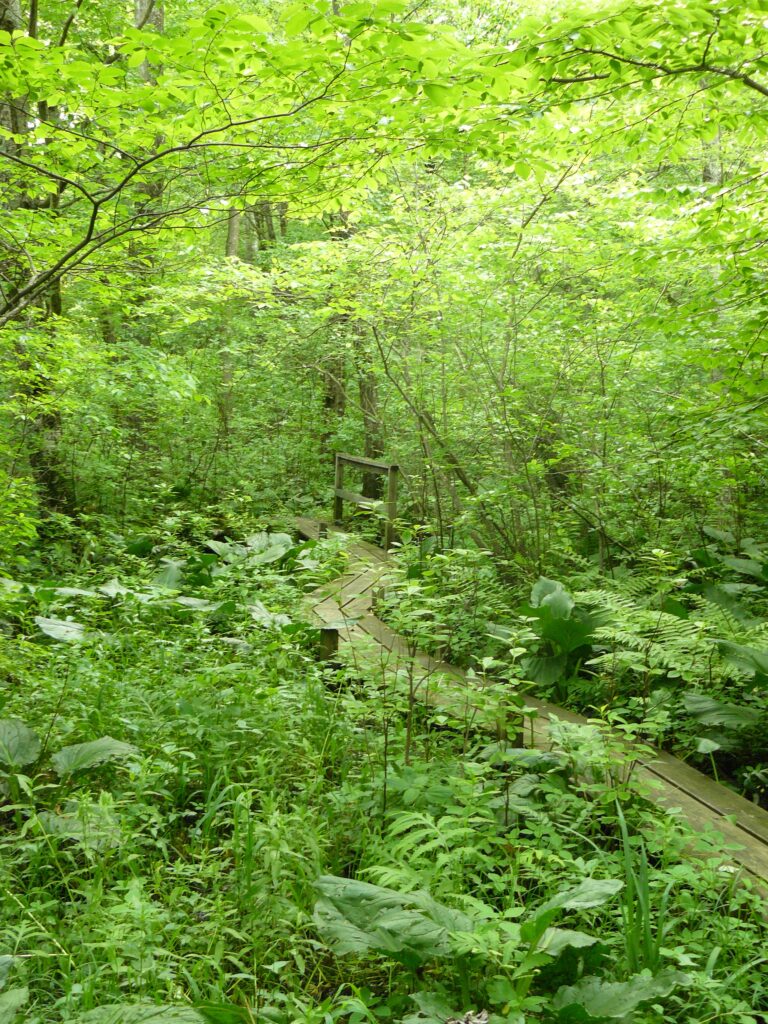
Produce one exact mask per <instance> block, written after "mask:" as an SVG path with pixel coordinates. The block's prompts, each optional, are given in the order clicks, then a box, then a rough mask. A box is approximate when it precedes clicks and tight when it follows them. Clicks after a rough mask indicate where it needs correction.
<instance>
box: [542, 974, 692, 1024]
mask: <svg viewBox="0 0 768 1024" xmlns="http://www.w3.org/2000/svg"><path fill="white" fill-rule="evenodd" d="M689 982H690V979H689V977H688V975H687V974H683V973H681V972H680V971H675V970H666V971H662V972H661V973H660V974H657V975H656V976H655V977H654V976H653V975H652V974H651V973H650V972H643V973H642V974H637V975H635V977H634V978H630V980H629V981H618V982H608V981H603V980H602V978H583V979H582V980H581V981H580V982H579V983H578V984H576V985H571V986H568V987H565V988H561V989H559V991H558V992H557V993H556V995H555V998H554V999H553V1000H552V1009H553V1010H556V1011H558V1020H560V1021H563V1022H569V1024H570V1022H573V1024H581V1022H589V1021H593V1020H627V1019H628V1017H629V1014H631V1013H632V1012H633V1011H634V1010H636V1009H637V1007H638V1006H641V1005H642V1004H643V1003H648V1002H650V1001H651V1000H658V999H663V998H664V997H665V996H668V995H669V993H670V992H672V991H673V990H674V989H675V988H678V987H679V986H681V985H687V984H689Z"/></svg>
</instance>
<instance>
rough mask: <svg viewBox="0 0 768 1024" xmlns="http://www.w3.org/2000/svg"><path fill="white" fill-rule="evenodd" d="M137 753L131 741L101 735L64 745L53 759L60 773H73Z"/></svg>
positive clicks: (122, 759) (120, 759) (54, 765)
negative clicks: (95, 738)
mask: <svg viewBox="0 0 768 1024" xmlns="http://www.w3.org/2000/svg"><path fill="white" fill-rule="evenodd" d="M137 753H138V749H137V748H136V747H134V746H133V744H131V743H123V742H122V741H121V740H113V739H112V737H111V736H101V737H100V738H99V739H97V740H90V741H89V742H88V743H73V744H72V745H71V746H69V747H62V749H61V750H59V751H58V752H57V753H56V754H54V755H53V757H52V758H51V761H52V763H53V767H54V768H55V769H56V771H57V772H58V774H59V775H71V774H72V773H73V772H79V771H82V770H83V769H84V768H93V767H94V765H97V764H104V763H105V762H106V761H124V760H125V759H126V758H127V757H131V756H132V755H133V754H137Z"/></svg>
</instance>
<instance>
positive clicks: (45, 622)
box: [35, 615, 85, 643]
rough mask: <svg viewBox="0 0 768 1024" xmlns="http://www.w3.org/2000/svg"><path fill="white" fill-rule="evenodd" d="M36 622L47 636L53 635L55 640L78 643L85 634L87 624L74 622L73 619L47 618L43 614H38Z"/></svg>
mask: <svg viewBox="0 0 768 1024" xmlns="http://www.w3.org/2000/svg"><path fill="white" fill-rule="evenodd" d="M35 622H36V623H37V626H38V628H39V629H41V630H42V631H43V633H45V635H46V636H50V637H53V639H54V640H64V641H65V642H66V643H77V642H78V641H80V640H82V639H83V638H84V636H85V626H83V625H81V624H80V623H79V622H72V620H71V619H66V620H65V619H47V618H45V617H44V616H43V615H36V616H35Z"/></svg>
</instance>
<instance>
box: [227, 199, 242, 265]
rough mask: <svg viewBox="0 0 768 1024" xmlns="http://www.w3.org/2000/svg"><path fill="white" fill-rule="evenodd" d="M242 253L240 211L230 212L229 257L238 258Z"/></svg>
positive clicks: (228, 228) (228, 227)
mask: <svg viewBox="0 0 768 1024" xmlns="http://www.w3.org/2000/svg"><path fill="white" fill-rule="evenodd" d="M239 252H240V211H239V210H230V211H229V219H228V221H227V247H226V255H227V256H237V255H239Z"/></svg>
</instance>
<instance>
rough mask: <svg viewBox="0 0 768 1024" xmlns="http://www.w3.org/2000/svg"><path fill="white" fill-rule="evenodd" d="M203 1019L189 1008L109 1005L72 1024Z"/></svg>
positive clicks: (182, 1023)
mask: <svg viewBox="0 0 768 1024" xmlns="http://www.w3.org/2000/svg"><path fill="white" fill-rule="evenodd" d="M204 1022H205V1017H204V1016H203V1015H202V1013H200V1011H198V1010H196V1009H194V1008H193V1007H191V1006H168V1005H166V1006H159V1005H156V1004H154V1003H110V1004H109V1005H108V1006H100V1007H98V1008H97V1009H96V1010H88V1012H87V1013H83V1014H81V1015H80V1016H79V1017H75V1018H74V1021H73V1024H204Z"/></svg>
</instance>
